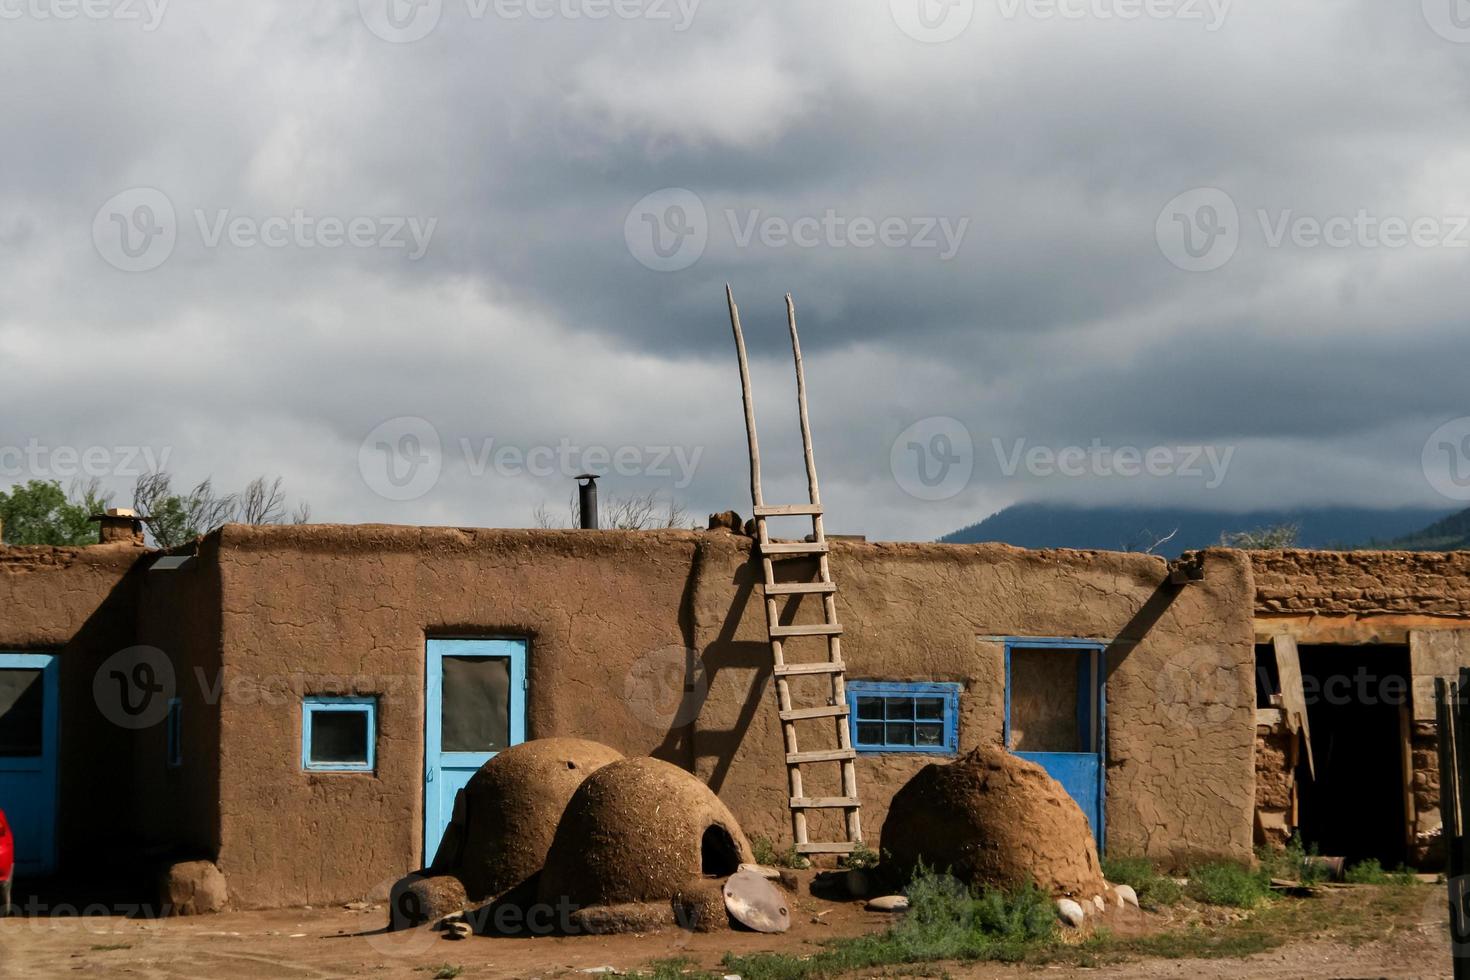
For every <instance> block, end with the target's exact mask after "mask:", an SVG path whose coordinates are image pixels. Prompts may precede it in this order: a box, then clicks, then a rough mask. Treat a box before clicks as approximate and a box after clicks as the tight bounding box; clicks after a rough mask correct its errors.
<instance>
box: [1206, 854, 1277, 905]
mask: <svg viewBox="0 0 1470 980" xmlns="http://www.w3.org/2000/svg"><path fill="white" fill-rule="evenodd" d="M1185 891H1186V893H1187V894H1188V895H1189V897H1190V898H1192V899H1194V900H1195V901H1196V902H1204V903H1205V904H1207V905H1227V906H1229V907H1231V908H1237V909H1253V908H1255V907H1256V906H1258V905H1261V904H1263V903H1265V901H1266V900H1267V898H1268V897H1269V896H1270V894H1271V880H1270V875H1269V874H1268V873H1267V872H1266V870H1265V869H1264V868H1262V869H1260V870H1257V871H1252V870H1250V869H1249V868H1245V867H1242V866H1241V865H1238V864H1231V863H1229V862H1225V861H1222V862H1217V863H1214V864H1205V865H1201V866H1200V867H1198V868H1195V869H1194V870H1192V871H1190V873H1189V884H1188V885H1187V886H1186V888H1185Z"/></svg>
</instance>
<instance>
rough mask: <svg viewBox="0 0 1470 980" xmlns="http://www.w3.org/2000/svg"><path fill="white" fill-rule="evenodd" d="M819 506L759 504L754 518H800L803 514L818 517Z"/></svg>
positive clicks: (819, 513)
mask: <svg viewBox="0 0 1470 980" xmlns="http://www.w3.org/2000/svg"><path fill="white" fill-rule="evenodd" d="M821 513H822V505H821V504H761V505H760V506H759V507H757V508H756V509H755V516H756V517H800V516H802V515H803V514H807V515H810V516H812V517H819V516H821Z"/></svg>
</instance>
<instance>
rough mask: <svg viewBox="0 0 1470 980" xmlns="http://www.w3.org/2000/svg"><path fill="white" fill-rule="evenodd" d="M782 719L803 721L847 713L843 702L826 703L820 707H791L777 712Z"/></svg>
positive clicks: (840, 715) (834, 716)
mask: <svg viewBox="0 0 1470 980" xmlns="http://www.w3.org/2000/svg"><path fill="white" fill-rule="evenodd" d="M779 714H780V715H781V720H782V721H805V720H806V719H808V718H841V717H843V716H845V715H846V714H847V705H845V704H827V705H823V706H822V707H820V708H792V709H791V710H790V711H782V712H779Z"/></svg>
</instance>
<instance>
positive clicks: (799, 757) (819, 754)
mask: <svg viewBox="0 0 1470 980" xmlns="http://www.w3.org/2000/svg"><path fill="white" fill-rule="evenodd" d="M856 758H857V750H856V749H819V750H818V751H816V752H791V753H788V754H787V756H786V764H787V765H788V766H799V765H802V764H803V763H807V762H845V761H847V760H848V759H856Z"/></svg>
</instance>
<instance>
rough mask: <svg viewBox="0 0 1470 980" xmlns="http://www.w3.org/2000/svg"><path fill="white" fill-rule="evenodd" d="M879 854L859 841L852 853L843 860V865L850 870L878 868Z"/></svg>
mask: <svg viewBox="0 0 1470 980" xmlns="http://www.w3.org/2000/svg"><path fill="white" fill-rule="evenodd" d="M878 860H879V856H878V852H877V851H875V850H873V849H872V848H871V847H869V846H868V845H867V844H864V843H863V842H862V841H858V842H857V843H856V844H855V845H854V846H853V849H852V851H851V852H850V853H849V854H848V855H847V857H845V858H843V860H842V864H843V866H844V867H848V868H876V867H877V866H878Z"/></svg>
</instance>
